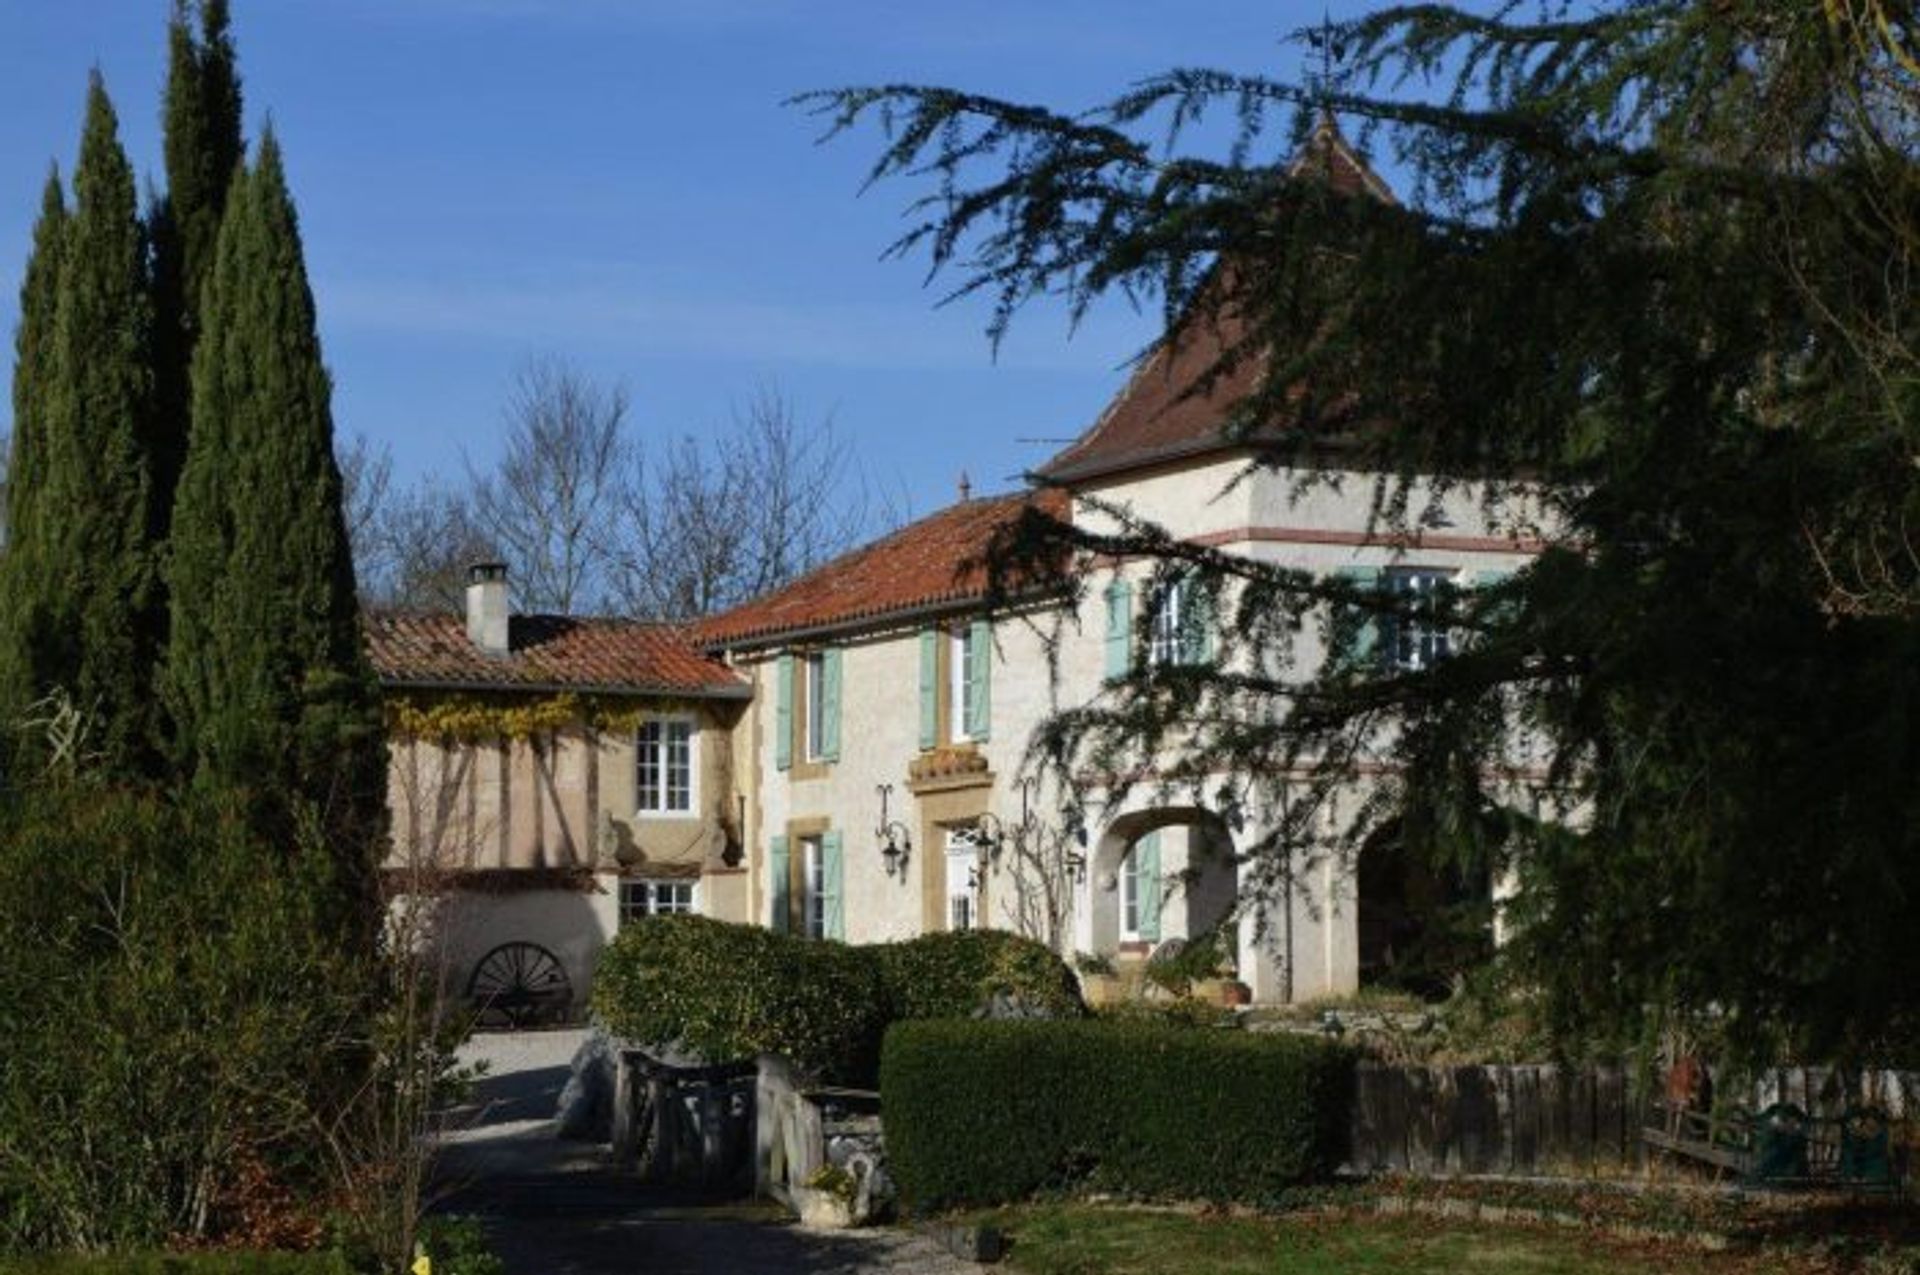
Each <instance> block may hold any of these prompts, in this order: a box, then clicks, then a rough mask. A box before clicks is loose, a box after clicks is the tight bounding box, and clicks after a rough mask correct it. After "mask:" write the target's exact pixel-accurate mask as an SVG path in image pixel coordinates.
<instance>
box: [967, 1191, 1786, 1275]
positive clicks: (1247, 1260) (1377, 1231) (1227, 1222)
mask: <svg viewBox="0 0 1920 1275" xmlns="http://www.w3.org/2000/svg"><path fill="white" fill-rule="evenodd" d="M968 1220H969V1221H971V1222H975V1223H978V1224H985V1225H991V1226H995V1227H998V1228H999V1229H1000V1230H1002V1231H1003V1232H1004V1233H1005V1234H1006V1235H1007V1237H1008V1239H1009V1240H1010V1241H1011V1249H1010V1252H1009V1254H1008V1260H1009V1261H1010V1263H1011V1265H1012V1266H1013V1268H1014V1269H1015V1270H1018V1271H1022V1272H1026V1275H1094V1273H1095V1272H1100V1273H1102V1275H1159V1273H1160V1272H1168V1273H1172V1272H1179V1273H1180V1275H1253V1273H1254V1272H1258V1273H1259V1275H1452V1273H1453V1272H1465V1273H1468V1275H1471V1273H1473V1272H1497V1273H1498V1275H1602V1273H1603V1272H1604V1273H1612V1272H1622V1271H1663V1272H1673V1273H1674V1275H1758V1272H1761V1271H1768V1272H1788V1271H1792V1270H1793V1269H1794V1267H1793V1266H1792V1265H1790V1264H1786V1263H1783V1262H1782V1260H1781V1258H1780V1257H1779V1255H1777V1254H1770V1255H1766V1256H1764V1257H1762V1256H1756V1255H1753V1254H1736V1253H1710V1252H1706V1251H1703V1250H1700V1249H1696V1248H1692V1247H1690V1246H1687V1245H1682V1244H1677V1243H1676V1244H1659V1245H1648V1244H1630V1243H1626V1242H1622V1241H1612V1240H1608V1239H1605V1238H1601V1237H1599V1236H1597V1235H1595V1234H1594V1233H1592V1232H1590V1231H1587V1230H1585V1229H1581V1228H1567V1227H1557V1226H1551V1225H1542V1226H1490V1225H1478V1224H1473V1223H1466V1222H1457V1221H1451V1220H1441V1219H1433V1218H1417V1217H1416V1218H1410V1217H1384V1216H1380V1215H1376V1214H1371V1213H1358V1212H1352V1213H1348V1212H1340V1213H1296V1214H1288V1215H1284V1216H1278V1217H1260V1216H1249V1215H1219V1214H1199V1213H1192V1212H1161V1211H1154V1210H1147V1209H1128V1208H1100V1207H1096V1206H1090V1205H1075V1204H1061V1205H1029V1206H1026V1207H1022V1208H1015V1209H1001V1210H996V1211H994V1212H991V1213H981V1214H976V1215H973V1216H972V1217H970V1218H969V1219H968Z"/></svg>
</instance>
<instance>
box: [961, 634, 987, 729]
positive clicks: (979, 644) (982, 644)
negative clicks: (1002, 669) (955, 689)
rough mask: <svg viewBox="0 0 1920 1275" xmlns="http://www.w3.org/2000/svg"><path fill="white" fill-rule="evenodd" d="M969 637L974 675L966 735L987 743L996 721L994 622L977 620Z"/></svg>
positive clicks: (968, 701)
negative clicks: (994, 714)
mask: <svg viewBox="0 0 1920 1275" xmlns="http://www.w3.org/2000/svg"><path fill="white" fill-rule="evenodd" d="M967 640H968V641H969V642H970V643H971V644H972V645H973V668H972V670H971V672H972V674H973V676H971V677H969V678H968V679H967V738H968V739H977V740H979V741H980V742H981V743H985V742H986V739H987V730H988V728H989V727H990V726H991V725H992V724H993V723H992V716H993V710H992V699H993V626H992V625H991V624H988V623H987V622H986V621H985V620H975V621H974V622H973V628H972V630H971V631H970V633H969V635H968V638H967Z"/></svg>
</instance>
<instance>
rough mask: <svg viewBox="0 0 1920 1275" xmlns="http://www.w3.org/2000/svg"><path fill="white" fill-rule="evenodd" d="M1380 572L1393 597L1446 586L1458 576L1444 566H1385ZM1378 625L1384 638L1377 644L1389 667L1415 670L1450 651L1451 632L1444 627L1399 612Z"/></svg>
mask: <svg viewBox="0 0 1920 1275" xmlns="http://www.w3.org/2000/svg"><path fill="white" fill-rule="evenodd" d="M1384 575H1385V581H1386V586H1387V592H1388V593H1390V594H1392V595H1393V596H1395V597H1419V596H1420V595H1423V594H1432V593H1434V592H1437V591H1438V590H1439V589H1441V588H1449V589H1450V588H1452V587H1454V585H1455V584H1456V583H1457V582H1458V581H1459V578H1460V573H1459V572H1458V571H1456V570H1453V569H1451V568H1445V567H1389V568H1387V569H1386V571H1385V573H1384ZM1382 627H1383V628H1384V630H1385V634H1384V636H1385V637H1386V639H1387V640H1386V641H1385V642H1383V643H1382V644H1381V646H1382V648H1383V650H1382V652H1381V654H1382V657H1383V659H1384V660H1385V662H1386V665H1387V667H1388V668H1390V669H1395V670H1398V671H1399V672H1402V673H1419V672H1422V671H1424V670H1426V669H1430V668H1432V667H1433V666H1434V665H1436V664H1438V663H1440V662H1441V661H1442V660H1444V659H1446V658H1447V657H1448V656H1450V655H1452V654H1453V634H1452V633H1451V632H1450V631H1448V630H1447V629H1444V628H1439V627H1436V626H1434V625H1431V624H1424V623H1420V622H1417V621H1413V620H1409V619H1407V618H1406V617H1405V616H1402V615H1399V614H1394V615H1391V616H1389V617H1387V620H1386V623H1385V624H1384V625H1383V626H1382Z"/></svg>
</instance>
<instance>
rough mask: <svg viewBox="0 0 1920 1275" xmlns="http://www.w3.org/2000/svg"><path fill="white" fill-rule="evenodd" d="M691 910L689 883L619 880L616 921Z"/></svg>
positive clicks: (691, 885)
mask: <svg viewBox="0 0 1920 1275" xmlns="http://www.w3.org/2000/svg"><path fill="white" fill-rule="evenodd" d="M691 911H693V882H691V881H638V880H632V879H623V880H622V881H621V882H620V923H621V924H622V925H624V924H626V923H627V922H628V921H638V920H640V919H641V918H642V917H648V916H674V915H677V914H679V913H683V912H691Z"/></svg>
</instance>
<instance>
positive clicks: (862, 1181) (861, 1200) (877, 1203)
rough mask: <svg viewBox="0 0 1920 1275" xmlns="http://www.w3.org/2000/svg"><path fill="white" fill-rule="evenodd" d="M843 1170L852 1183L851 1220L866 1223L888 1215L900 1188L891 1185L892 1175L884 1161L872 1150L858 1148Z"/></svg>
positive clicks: (882, 1219) (863, 1224)
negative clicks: (848, 1173)
mask: <svg viewBox="0 0 1920 1275" xmlns="http://www.w3.org/2000/svg"><path fill="white" fill-rule="evenodd" d="M847 1169H848V1171H849V1172H850V1173H852V1174H853V1180H854V1183H855V1186H854V1194H853V1216H854V1220H855V1221H856V1222H858V1223H859V1224H860V1225H862V1226H866V1225H868V1224H869V1223H873V1222H883V1221H885V1220H886V1219H887V1218H889V1217H891V1216H892V1215H893V1206H894V1201H895V1200H896V1199H898V1198H899V1194H900V1191H899V1188H897V1187H895V1186H894V1184H893V1178H892V1177H891V1176H890V1175H889V1174H888V1173H887V1162H886V1160H885V1159H884V1158H883V1157H881V1156H879V1155H876V1154H874V1153H871V1152H867V1151H862V1152H859V1153H857V1154H855V1155H854V1156H853V1157H852V1159H850V1160H849V1161H848V1162H847Z"/></svg>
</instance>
